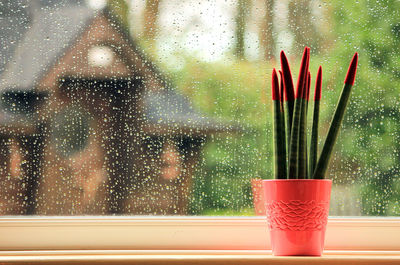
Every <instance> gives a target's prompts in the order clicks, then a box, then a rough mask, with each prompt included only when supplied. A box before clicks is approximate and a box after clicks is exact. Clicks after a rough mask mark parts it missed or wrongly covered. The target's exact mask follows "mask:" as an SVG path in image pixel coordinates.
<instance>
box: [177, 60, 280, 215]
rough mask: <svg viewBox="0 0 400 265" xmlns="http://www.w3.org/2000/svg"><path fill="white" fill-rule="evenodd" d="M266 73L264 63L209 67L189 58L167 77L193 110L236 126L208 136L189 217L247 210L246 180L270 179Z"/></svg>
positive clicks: (270, 162) (270, 127) (248, 190)
mask: <svg viewBox="0 0 400 265" xmlns="http://www.w3.org/2000/svg"><path fill="white" fill-rule="evenodd" d="M267 72H268V69H267V67H266V65H264V64H254V63H252V64H251V63H248V62H232V63H231V64H229V65H226V64H222V63H212V64H211V63H204V62H198V61H196V60H195V59H194V58H190V57H188V58H186V64H185V66H184V68H182V69H181V70H179V71H176V72H174V73H171V76H172V77H173V79H174V81H175V84H176V85H177V86H178V88H179V90H181V92H182V93H183V94H185V95H186V96H188V97H189V98H190V99H191V101H192V102H193V104H194V106H195V107H196V108H197V109H199V110H200V111H202V112H203V113H205V114H207V115H208V116H210V117H214V118H218V119H220V120H223V121H224V122H226V123H227V124H229V123H237V124H240V127H241V129H240V130H239V131H230V132H227V133H226V134H222V135H221V134H217V135H214V136H212V137H211V139H209V141H208V144H207V145H206V146H205V148H204V152H203V157H202V161H201V165H200V167H199V170H198V172H197V174H196V176H195V183H194V187H195V188H194V195H193V198H192V213H193V214H207V213H218V211H220V210H224V209H231V210H234V211H240V210H241V209H242V208H243V207H245V208H246V207H252V194H251V187H250V180H251V179H252V178H260V177H261V178H271V177H272V173H273V172H272V145H271V138H272V135H271V130H272V119H271V118H272V117H271V107H272V106H271V105H270V100H267V99H270V90H266V88H267V87H269V84H270V80H269V79H268V78H266V76H267ZM268 76H269V75H268ZM267 84H268V85H267ZM210 211H211V212H210Z"/></svg>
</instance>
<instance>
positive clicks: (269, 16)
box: [259, 0, 275, 61]
mask: <svg viewBox="0 0 400 265" xmlns="http://www.w3.org/2000/svg"><path fill="white" fill-rule="evenodd" d="M262 1H263V3H264V5H265V13H264V17H263V20H262V22H261V27H260V32H259V34H260V45H261V49H262V51H263V53H264V59H265V60H267V61H270V60H274V59H275V38H274V27H273V19H274V2H275V1H274V0H262Z"/></svg>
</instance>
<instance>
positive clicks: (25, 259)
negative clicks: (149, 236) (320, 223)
mask: <svg viewBox="0 0 400 265" xmlns="http://www.w3.org/2000/svg"><path fill="white" fill-rule="evenodd" d="M0 264H143V265H147V264H235V265H239V264H246V265H247V264H248V265H251V264H263V265H267V264H271V265H272V264H273V265H275V264H277V265H280V264H293V265H296V264H307V265H312V264H330V265H333V264H340V265H347V264H351V265H353V264H354V265H355V264H357V265H358V264H371V265H372V264H373V265H376V264H385V265H391V264H400V251H325V253H324V255H323V256H322V257H274V256H272V255H271V252H270V251H259V250H256V251H245V250H244V251H237V250H235V251H202V250H197V251H192V250H183V251H175V250H160V251H155V250H148V251H147V250H137V251H136V250H72V251H71V250H69V251H0Z"/></svg>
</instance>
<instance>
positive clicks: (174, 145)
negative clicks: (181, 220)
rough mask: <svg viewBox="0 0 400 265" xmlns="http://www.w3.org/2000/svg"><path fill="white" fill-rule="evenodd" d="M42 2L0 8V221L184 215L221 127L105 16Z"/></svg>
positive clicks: (68, 3)
mask: <svg viewBox="0 0 400 265" xmlns="http://www.w3.org/2000/svg"><path fill="white" fill-rule="evenodd" d="M48 2H49V3H48V4H47V5H46V4H44V3H46V1H31V2H30V4H28V5H26V6H27V7H25V8H24V7H21V6H24V5H22V4H21V2H14V1H9V3H8V4H6V5H4V6H3V7H2V8H3V9H4V11H3V12H2V14H1V16H3V19H1V20H0V24H2V26H1V27H0V30H1V31H2V32H1V34H2V35H1V36H2V38H1V41H2V43H1V49H0V56H1V63H0V69H1V71H2V73H1V81H0V91H1V95H2V101H1V102H2V103H1V110H0V163H1V164H0V165H1V166H0V182H1V185H0V213H1V214H3V215H19V214H37V215H82V214H94V215H101V214H110V213H115V214H186V213H187V206H188V197H189V194H190V191H191V184H192V176H193V173H194V170H195V168H196V164H197V162H198V160H199V152H200V149H201V145H202V143H203V142H204V140H205V139H206V136H207V135H209V134H210V133H214V132H220V131H224V130H226V128H225V127H224V126H222V125H221V124H219V123H218V122H216V121H213V120H211V119H209V118H206V117H203V116H201V115H200V114H199V113H197V112H196V111H195V110H193V109H192V108H191V106H190V103H189V102H188V101H187V100H186V99H185V98H183V97H182V96H181V95H180V94H178V93H177V92H175V91H174V89H173V88H172V87H171V85H169V84H168V82H167V81H166V79H165V78H164V77H163V75H162V74H161V73H160V71H159V70H158V69H157V68H156V67H155V66H154V65H153V63H152V62H151V60H149V59H148V58H146V57H145V56H144V55H143V54H142V53H141V52H140V50H139V49H138V47H137V45H136V44H135V42H134V41H133V40H132V38H131V36H130V35H129V33H128V32H127V31H126V30H125V29H124V28H123V27H122V26H121V25H120V24H119V22H118V21H117V20H116V19H115V18H114V16H113V15H112V13H111V12H110V11H109V10H108V9H107V8H105V9H102V10H97V11H96V10H92V9H90V8H88V7H86V6H85V5H83V4H79V1H76V2H74V1H60V3H61V2H62V3H61V4H58V5H55V4H54V2H57V1H48ZM18 3H19V4H18ZM7 5H8V6H7ZM7 8H8V9H7ZM7 10H8V11H7ZM7 12H8V13H7ZM18 12H19V13H18Z"/></svg>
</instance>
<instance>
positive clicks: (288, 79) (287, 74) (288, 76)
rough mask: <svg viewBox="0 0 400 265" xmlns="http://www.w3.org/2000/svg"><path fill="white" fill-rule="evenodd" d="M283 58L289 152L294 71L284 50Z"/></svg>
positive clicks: (281, 54)
mask: <svg viewBox="0 0 400 265" xmlns="http://www.w3.org/2000/svg"><path fill="white" fill-rule="evenodd" d="M280 58H281V68H282V75H283V82H284V92H285V97H284V101H285V106H286V110H285V120H286V145H287V150H288V151H287V152H289V146H290V136H291V132H292V123H293V111H294V101H295V97H294V87H293V78H292V73H291V71H290V66H289V62H288V60H287V57H286V54H285V53H284V51H281V53H280Z"/></svg>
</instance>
